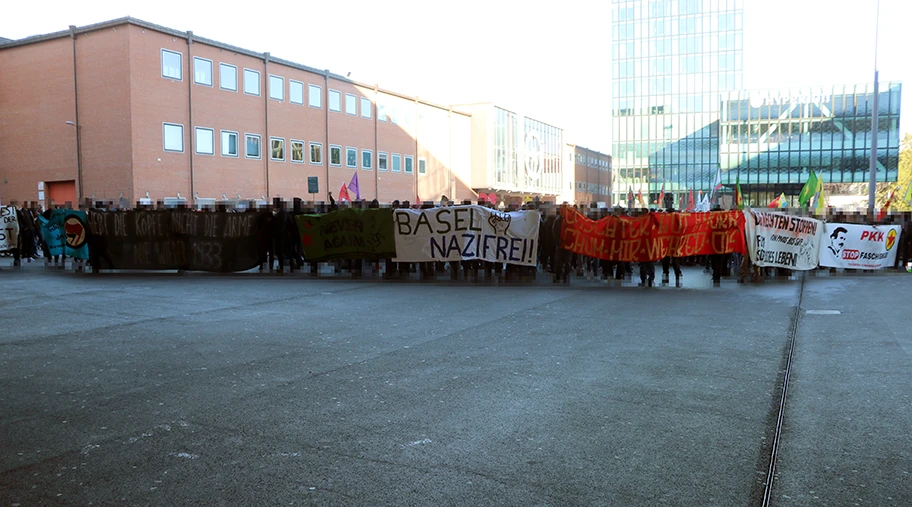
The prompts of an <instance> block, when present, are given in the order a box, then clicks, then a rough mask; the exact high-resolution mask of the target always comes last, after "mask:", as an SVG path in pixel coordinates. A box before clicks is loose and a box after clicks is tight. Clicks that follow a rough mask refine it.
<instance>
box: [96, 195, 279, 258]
mask: <svg viewBox="0 0 912 507" xmlns="http://www.w3.org/2000/svg"><path fill="white" fill-rule="evenodd" d="M269 217H270V214H269V212H267V211H248V212H243V213H235V212H200V211H190V210H155V211H138V210H137V211H93V212H90V213H89V229H90V230H91V233H92V234H91V237H90V238H89V253H90V255H91V257H92V259H91V262H92V264H93V265H94V266H97V267H98V269H146V270H170V269H182V270H188V271H214V272H223V273H227V272H233V271H246V270H248V269H252V268H255V267H257V266H258V265H259V264H260V262H261V260H263V259H264V254H265V248H266V244H267V242H268V240H269V236H268V223H269Z"/></svg>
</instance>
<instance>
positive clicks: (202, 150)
mask: <svg viewBox="0 0 912 507" xmlns="http://www.w3.org/2000/svg"><path fill="white" fill-rule="evenodd" d="M196 152H197V153H199V154H201V155H215V131H213V130H212V129H207V128H203V127H196Z"/></svg>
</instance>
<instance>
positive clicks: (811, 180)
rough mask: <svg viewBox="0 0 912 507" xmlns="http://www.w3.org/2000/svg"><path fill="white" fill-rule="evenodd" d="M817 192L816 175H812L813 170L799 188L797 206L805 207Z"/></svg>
mask: <svg viewBox="0 0 912 507" xmlns="http://www.w3.org/2000/svg"><path fill="white" fill-rule="evenodd" d="M816 192H817V175H816V174H814V171H813V169H812V170H811V175H810V176H808V180H807V183H805V184H804V187H802V188H801V193H800V194H798V204H799V205H801V206H807V205H808V203H810V202H811V198H812V197H814V194H815V193H816Z"/></svg>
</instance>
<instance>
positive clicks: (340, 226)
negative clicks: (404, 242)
mask: <svg viewBox="0 0 912 507" xmlns="http://www.w3.org/2000/svg"><path fill="white" fill-rule="evenodd" d="M295 220H296V222H297V225H298V232H300V234H301V246H302V247H303V249H304V259H306V260H307V261H308V262H321V261H327V260H332V259H340V258H349V259H384V258H392V257H395V256H396V242H395V239H394V236H393V210H391V209H388V208H381V209H342V210H339V211H333V212H332V213H327V214H325V215H299V216H297V217H295Z"/></svg>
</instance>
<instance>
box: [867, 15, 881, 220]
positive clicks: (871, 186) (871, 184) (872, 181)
mask: <svg viewBox="0 0 912 507" xmlns="http://www.w3.org/2000/svg"><path fill="white" fill-rule="evenodd" d="M879 29H880V0H877V19H876V21H875V22H874V100H873V101H872V104H871V106H872V107H873V109H874V114H873V115H872V117H871V168H870V170H869V171H868V213H869V214H870V215H871V217H872V218H873V217H874V198H875V195H874V194H875V187H876V185H877V133H878V132H877V130H878V127H879V125H878V123H879V121H878V119H877V113H878V108H879V105H878V104H877V99H878V95H879V94H880V90H879V89H878V85H879V83H878V82H877V77H878V76H877V38H878V37H877V35H878V31H879Z"/></svg>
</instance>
